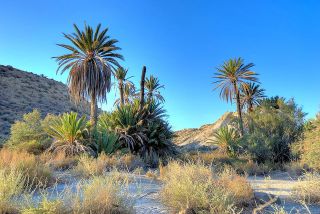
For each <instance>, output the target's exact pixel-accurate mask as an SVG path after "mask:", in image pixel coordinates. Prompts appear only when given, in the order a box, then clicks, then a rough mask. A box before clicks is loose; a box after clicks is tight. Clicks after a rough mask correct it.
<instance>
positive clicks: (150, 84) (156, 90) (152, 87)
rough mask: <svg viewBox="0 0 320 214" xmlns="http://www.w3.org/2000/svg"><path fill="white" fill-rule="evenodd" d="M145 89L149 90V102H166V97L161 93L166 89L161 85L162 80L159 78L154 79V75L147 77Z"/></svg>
mask: <svg viewBox="0 0 320 214" xmlns="http://www.w3.org/2000/svg"><path fill="white" fill-rule="evenodd" d="M145 87H146V90H147V100H148V102H150V101H151V100H153V101H159V102H164V101H165V100H164V97H163V96H162V95H161V93H160V89H162V88H164V86H163V85H161V84H160V80H159V79H158V78H157V77H154V76H153V75H150V77H147V78H146V83H145Z"/></svg>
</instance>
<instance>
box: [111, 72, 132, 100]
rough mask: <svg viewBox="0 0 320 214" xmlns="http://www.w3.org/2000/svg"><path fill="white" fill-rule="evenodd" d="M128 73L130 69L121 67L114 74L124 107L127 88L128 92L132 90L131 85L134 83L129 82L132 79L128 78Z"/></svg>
mask: <svg viewBox="0 0 320 214" xmlns="http://www.w3.org/2000/svg"><path fill="white" fill-rule="evenodd" d="M127 73H128V69H124V68H122V67H119V68H118V69H117V70H116V71H115V73H114V75H115V77H116V79H117V80H118V88H119V93H120V105H124V103H125V98H124V92H125V91H124V90H125V88H126V89H127V90H129V89H132V87H131V86H130V85H133V83H132V82H131V81H129V79H130V77H128V78H127ZM128 92H130V90H129V91H127V93H128ZM127 95H128V94H127Z"/></svg>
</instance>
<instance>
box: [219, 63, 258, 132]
mask: <svg viewBox="0 0 320 214" xmlns="http://www.w3.org/2000/svg"><path fill="white" fill-rule="evenodd" d="M253 66H254V64H253V63H249V64H244V61H243V59H242V58H235V59H229V60H227V61H226V62H224V63H223V65H221V66H220V67H219V68H217V72H216V73H215V74H214V75H215V76H214V77H213V78H214V79H216V81H215V82H213V84H214V85H216V87H215V88H214V90H215V89H218V88H220V89H221V91H220V97H221V98H222V99H224V100H226V101H227V102H229V101H230V102H231V103H232V100H233V99H235V100H236V102H237V112H238V117H239V125H240V131H241V135H243V133H244V131H243V121H242V114H241V102H240V89H241V88H242V87H246V85H247V83H248V82H250V81H252V82H258V79H257V77H256V75H257V74H256V73H255V72H253V71H251V70H250V69H251V68H252V67H253Z"/></svg>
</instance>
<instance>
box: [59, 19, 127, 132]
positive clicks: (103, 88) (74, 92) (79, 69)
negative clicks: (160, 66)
mask: <svg viewBox="0 0 320 214" xmlns="http://www.w3.org/2000/svg"><path fill="white" fill-rule="evenodd" d="M73 26H74V30H75V32H74V33H72V34H63V35H64V37H65V38H66V39H67V40H68V41H69V42H70V45H67V44H58V46H60V47H63V48H65V49H66V50H68V51H69V53H67V54H65V55H61V56H57V57H54V58H55V59H56V60H57V62H58V64H59V67H58V69H57V73H58V72H59V70H60V71H61V74H62V73H64V72H65V71H66V70H70V71H69V77H68V84H69V92H70V95H71V97H72V98H73V99H74V101H75V102H80V101H81V100H82V99H88V100H90V101H91V115H90V123H91V125H92V127H95V125H96V121H97V101H100V102H103V101H106V99H107V93H108V92H109V91H110V88H111V73H112V70H113V69H115V67H119V63H118V62H117V60H118V59H123V56H122V55H120V54H118V53H117V51H118V50H120V48H119V47H117V46H116V43H117V42H118V41H117V40H115V39H110V37H109V36H108V35H107V33H108V28H106V29H104V30H101V31H100V27H101V24H99V25H98V26H97V27H96V29H95V30H93V28H92V27H90V26H87V25H85V28H84V30H80V29H79V28H78V26H77V25H75V24H74V25H73Z"/></svg>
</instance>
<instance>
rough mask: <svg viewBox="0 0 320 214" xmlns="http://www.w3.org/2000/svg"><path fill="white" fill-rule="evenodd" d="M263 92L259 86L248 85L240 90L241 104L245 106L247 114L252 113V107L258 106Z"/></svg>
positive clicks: (263, 96)
mask: <svg viewBox="0 0 320 214" xmlns="http://www.w3.org/2000/svg"><path fill="white" fill-rule="evenodd" d="M264 92H265V90H264V89H262V88H260V85H257V84H254V83H249V84H247V85H246V86H245V87H242V88H241V94H240V99H241V104H242V106H246V108H247V110H248V111H249V112H251V111H253V107H254V106H258V105H259V104H260V102H261V100H262V99H263V98H265V95H264Z"/></svg>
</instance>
